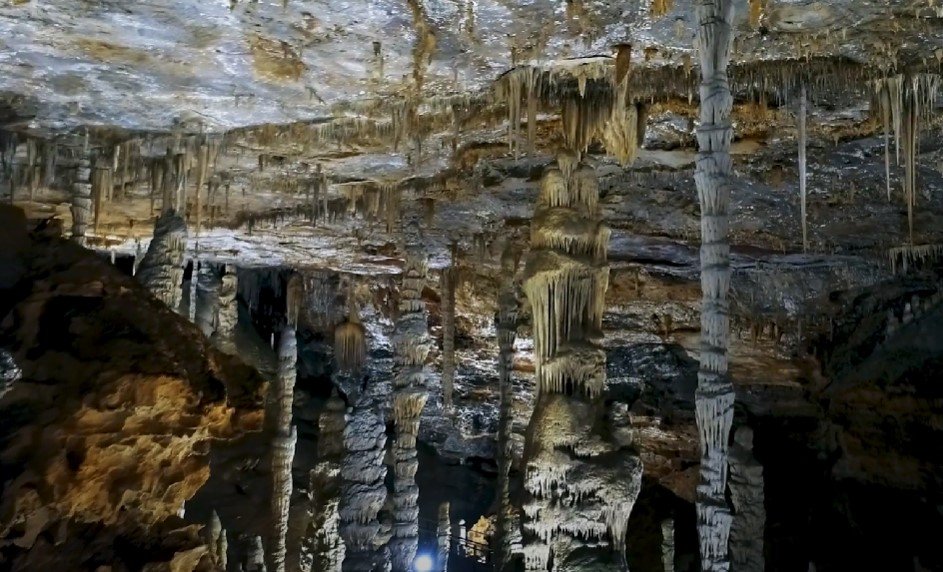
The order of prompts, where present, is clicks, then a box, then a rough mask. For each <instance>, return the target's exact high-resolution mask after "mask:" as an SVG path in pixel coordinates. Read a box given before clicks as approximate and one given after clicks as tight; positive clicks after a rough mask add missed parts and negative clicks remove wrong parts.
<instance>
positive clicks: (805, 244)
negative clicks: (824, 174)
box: [799, 85, 809, 252]
mask: <svg viewBox="0 0 943 572" xmlns="http://www.w3.org/2000/svg"><path fill="white" fill-rule="evenodd" d="M806 144H807V143H806V93H805V85H803V86H802V88H801V89H800V92H799V201H800V203H799V204H800V211H801V214H800V216H801V217H802V251H803V252H807V251H808V250H809V233H808V224H807V223H808V221H807V216H806V159H805V151H806Z"/></svg>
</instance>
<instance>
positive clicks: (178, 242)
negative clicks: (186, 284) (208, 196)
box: [137, 211, 187, 311]
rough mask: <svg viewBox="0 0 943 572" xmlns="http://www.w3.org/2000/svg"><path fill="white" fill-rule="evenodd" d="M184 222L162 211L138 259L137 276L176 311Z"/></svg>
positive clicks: (185, 243)
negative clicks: (144, 252)
mask: <svg viewBox="0 0 943 572" xmlns="http://www.w3.org/2000/svg"><path fill="white" fill-rule="evenodd" d="M186 248H187V223H186V222H184V220H183V218H182V217H180V216H179V215H178V214H176V213H175V212H173V211H165V212H164V213H163V214H162V215H161V216H160V217H158V219H157V222H156V223H155V224H154V237H153V238H152V239H151V243H150V245H148V247H147V254H145V255H144V259H143V260H142V261H141V264H140V266H139V267H138V271H137V278H138V280H140V281H141V284H143V285H144V287H145V288H147V289H148V290H149V291H150V292H151V294H153V295H154V297H156V298H157V299H158V300H160V301H162V302H163V303H164V304H166V305H167V306H168V307H169V308H171V309H172V310H174V311H176V310H178V309H179V307H180V300H181V298H182V296H183V291H182V290H181V285H182V283H183V272H184V268H183V266H184V264H183V261H184V254H185V251H186Z"/></svg>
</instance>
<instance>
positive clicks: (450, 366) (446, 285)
mask: <svg viewBox="0 0 943 572" xmlns="http://www.w3.org/2000/svg"><path fill="white" fill-rule="evenodd" d="M440 281H441V282H440V284H441V288H440V290H441V292H442V405H443V407H445V409H446V410H449V411H450V410H451V409H452V391H453V388H454V384H455V288H456V286H457V284H456V283H457V281H458V271H457V270H456V268H455V259H454V258H453V260H452V264H450V265H449V266H448V268H445V269H443V270H442V274H441V276H440Z"/></svg>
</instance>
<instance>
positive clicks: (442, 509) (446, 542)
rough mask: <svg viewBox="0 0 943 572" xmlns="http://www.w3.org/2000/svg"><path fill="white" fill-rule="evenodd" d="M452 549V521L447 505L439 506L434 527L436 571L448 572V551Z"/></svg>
mask: <svg viewBox="0 0 943 572" xmlns="http://www.w3.org/2000/svg"><path fill="white" fill-rule="evenodd" d="M451 548H452V520H451V517H450V516H449V503H448V502H444V503H442V504H440V505H439V522H438V525H437V527H436V561H435V565H436V570H438V571H439V572H448V569H449V551H450V550H451Z"/></svg>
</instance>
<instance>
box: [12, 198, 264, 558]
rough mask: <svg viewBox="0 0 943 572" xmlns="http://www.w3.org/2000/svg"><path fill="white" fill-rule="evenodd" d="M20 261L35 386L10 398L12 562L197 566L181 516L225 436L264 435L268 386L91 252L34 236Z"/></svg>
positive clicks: (17, 338)
mask: <svg viewBox="0 0 943 572" xmlns="http://www.w3.org/2000/svg"><path fill="white" fill-rule="evenodd" d="M11 216H12V215H11ZM8 218H9V217H8ZM21 228H23V233H24V234H25V233H26V229H25V227H21ZM21 244H22V242H21ZM12 256H17V257H18V258H19V259H20V260H22V262H23V264H24V268H25V272H24V274H23V275H22V277H21V279H20V280H19V282H18V283H17V284H16V285H15V286H14V287H12V288H9V289H7V290H6V291H3V292H2V294H0V314H2V315H3V316H5V317H3V318H2V320H0V344H2V345H3V346H4V347H6V348H7V349H8V350H9V351H10V353H11V354H12V356H13V357H14V359H15V361H16V363H17V365H18V366H19V367H20V368H21V369H22V379H20V380H19V381H18V382H17V383H16V384H15V385H14V387H13V388H12V390H11V391H10V392H9V393H8V394H7V395H5V396H4V399H3V401H2V402H0V420H2V421H0V424H2V429H3V430H2V433H0V435H2V436H0V465H2V473H3V475H4V477H5V479H4V480H5V482H4V484H3V492H2V496H0V537H3V539H4V540H2V541H0V547H2V549H3V552H2V556H0V563H2V562H3V560H4V559H10V560H12V562H13V568H14V569H24V570H25V569H37V568H36V567H37V566H39V565H40V563H42V565H43V566H45V565H52V564H54V563H56V564H57V565H60V566H62V565H64V564H66V565H68V568H67V569H69V570H80V569H95V566H93V564H95V563H97V564H102V565H105V564H108V565H111V566H112V569H113V570H120V569H125V568H138V569H140V568H141V566H144V565H145V564H146V563H147V562H148V561H147V560H145V561H143V562H137V563H136V564H135V563H134V561H135V560H136V559H139V558H145V557H146V556H147V555H150V556H153V557H154V558H157V561H158V562H162V564H159V565H155V566H157V567H156V568H154V567H151V568H148V567H147V566H145V568H144V569H155V570H157V569H160V570H175V571H176V570H194V569H197V564H198V563H199V562H200V561H201V560H202V552H201V548H200V547H199V544H200V541H199V540H198V535H197V534H196V533H195V530H190V529H184V528H181V527H182V523H180V522H179V518H178V516H177V515H178V514H179V513H181V512H182V509H183V505H184V502H185V501H186V500H187V499H189V498H190V497H192V496H193V495H194V494H195V493H196V491H197V490H198V489H199V488H200V487H201V486H202V485H203V484H204V482H205V481H206V480H207V478H208V477H209V459H208V452H209V449H210V444H211V441H212V440H213V439H221V438H231V437H234V436H237V435H239V434H241V433H243V432H245V431H252V430H257V429H259V428H260V427H261V422H262V416H263V413H262V408H261V404H262V395H263V393H262V387H263V382H262V380H261V378H260V377H259V375H258V374H257V373H256V372H255V371H254V370H252V369H251V368H249V367H248V366H245V365H243V364H241V363H239V362H238V361H236V360H234V359H233V358H230V357H228V356H225V355H223V354H221V353H219V352H218V351H216V350H215V349H213V348H212V347H211V346H210V344H209V343H208V342H207V340H206V339H205V338H204V337H203V336H202V335H201V334H200V332H199V331H198V329H197V328H196V327H195V326H193V325H192V324H190V323H188V322H186V321H185V320H184V319H183V318H181V317H179V316H177V315H175V314H174V313H173V312H171V311H170V310H169V309H167V308H166V307H164V306H163V305H162V304H161V303H160V302H158V301H157V300H155V299H153V298H151V297H150V296H149V295H148V294H147V292H146V291H145V290H144V289H143V288H142V287H141V286H139V285H138V284H137V283H136V282H135V281H134V280H133V279H131V278H129V277H126V276H124V275H122V274H120V273H119V272H118V271H117V270H115V269H114V268H113V267H112V266H110V265H109V264H107V263H106V262H104V261H103V260H100V259H99V258H98V257H96V256H95V255H93V254H92V253H91V252H89V251H86V250H84V249H82V248H80V247H78V246H76V245H74V244H70V243H68V242H67V241H64V240H62V239H59V238H49V237H43V236H41V235H39V234H38V233H34V234H33V235H32V236H31V237H30V242H29V246H28V247H26V248H20V249H19V251H18V252H17V253H14V254H13V255H12ZM174 529H177V530H176V532H172V531H173V530H174ZM91 531H94V537H95V540H94V541H93V540H91V538H89V539H87V541H81V542H80V541H77V540H76V539H75V537H74V536H73V534H77V535H83V534H90V533H91ZM154 531H159V532H158V533H156V534H155V532H154ZM109 539H111V540H112V541H113V542H108V540H109ZM162 539H163V540H162ZM50 542H52V543H54V544H56V545H60V544H62V543H63V542H65V543H67V544H65V545H64V546H66V547H72V548H75V549H74V550H73V549H71V548H70V549H68V550H62V549H59V548H57V549H56V550H55V551H53V552H52V553H50V551H49V544H50ZM164 545H165V547H166V550H162V549H161V546H164ZM12 546H15V547H16V549H13V548H12ZM118 546H126V547H128V548H129V550H128V553H127V554H125V555H121V554H118V553H116V552H115V550H117V548H115V547H118ZM80 547H81V548H82V549H79V548H80ZM132 547H137V549H131V548H132ZM30 549H32V550H30ZM24 551H25V552H24ZM39 553H43V554H39ZM50 559H51V560H50ZM30 563H31V564H30ZM97 564H96V565H97ZM24 566H25V567H24Z"/></svg>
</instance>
